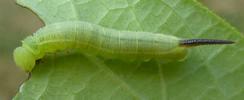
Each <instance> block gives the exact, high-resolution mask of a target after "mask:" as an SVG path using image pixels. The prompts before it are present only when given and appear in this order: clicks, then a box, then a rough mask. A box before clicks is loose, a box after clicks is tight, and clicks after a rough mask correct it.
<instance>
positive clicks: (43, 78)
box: [14, 0, 244, 100]
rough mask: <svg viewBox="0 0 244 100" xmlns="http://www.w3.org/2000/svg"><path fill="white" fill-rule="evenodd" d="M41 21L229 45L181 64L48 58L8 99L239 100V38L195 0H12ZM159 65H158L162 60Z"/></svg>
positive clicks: (243, 84) (192, 54)
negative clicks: (73, 22) (77, 22)
mask: <svg viewBox="0 0 244 100" xmlns="http://www.w3.org/2000/svg"><path fill="white" fill-rule="evenodd" d="M18 4H20V5H22V6H25V7H28V8H30V9H31V10H33V11H34V12H35V13H36V14H37V15H38V16H39V17H40V18H41V19H42V20H43V21H44V23H45V24H51V23H56V22H60V21H67V20H81V21H88V22H91V23H96V24H99V25H102V26H104V27H111V28H115V29H119V30H131V31H149V32H159V33H164V34H172V35H176V36H179V37H182V38H216V39H227V40H234V41H235V42H236V43H235V44H234V45H226V46H202V47H197V48H192V49H189V55H188V56H187V59H186V60H185V61H183V62H171V63H167V64H160V63H158V62H156V61H149V62H133V63H128V62H122V61H119V60H103V59H101V58H97V57H95V56H93V55H89V54H77V53H75V52H72V51H71V52H62V53H56V54H50V55H48V56H46V57H45V58H43V59H42V62H41V63H40V64H38V65H37V66H36V67H35V69H34V71H33V73H32V77H31V78H30V80H28V81H27V82H25V83H24V84H23V85H22V87H21V88H20V91H19V92H18V94H17V95H16V97H15V98H14V99H16V100H32V99H45V100H46V99H47V100H73V99H75V100H109V99H113V100H131V99H133V100H134V99H136V100H137V99H138V100H211V99H212V100H243V99H244V80H243V77H244V62H243V58H244V38H243V35H242V34H240V33H239V32H238V31H237V30H236V29H234V28H233V27H232V26H230V25H229V24H228V23H226V22H225V21H224V20H222V19H221V18H219V17H218V16H216V15H214V14H213V13H212V12H210V11H209V10H208V9H206V8H204V7H203V6H202V5H201V4H200V3H198V2H197V1H196V0H18ZM162 62H163V61H162Z"/></svg>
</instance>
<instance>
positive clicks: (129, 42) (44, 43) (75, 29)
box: [14, 21, 233, 72]
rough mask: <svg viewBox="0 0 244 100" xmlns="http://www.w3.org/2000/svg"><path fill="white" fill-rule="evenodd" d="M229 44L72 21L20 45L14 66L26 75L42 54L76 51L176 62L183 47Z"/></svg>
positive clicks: (120, 57)
mask: <svg viewBox="0 0 244 100" xmlns="http://www.w3.org/2000/svg"><path fill="white" fill-rule="evenodd" d="M230 43H233V42H232V41H226V40H211V39H190V40H182V39H180V38H178V37H175V36H170V35H164V34H157V33H149V32H130V31H118V30H114V29H109V28H104V27H102V26H99V25H95V24H91V23H87V22H81V21H72V22H61V23H55V24H51V25H47V26H45V27H43V28H41V29H40V30H38V31H37V32H36V33H35V34H34V35H33V36H29V37H27V38H26V39H24V40H23V41H22V46H21V47H18V48H16V49H15V50H14V60H15V62H16V64H17V66H19V67H21V68H22V69H24V70H25V71H27V72H30V71H31V70H32V69H33V67H34V66H35V61H36V60H38V59H41V58H42V57H43V56H44V55H45V54H46V53H52V52H55V51H57V50H68V49H77V50H78V51H80V52H87V53H90V54H94V55H99V56H102V57H105V58H118V59H139V60H147V59H159V60H167V61H177V60H181V59H183V58H184V57H185V56H186V54H187V50H186V49H187V47H189V46H196V45H204V44H230Z"/></svg>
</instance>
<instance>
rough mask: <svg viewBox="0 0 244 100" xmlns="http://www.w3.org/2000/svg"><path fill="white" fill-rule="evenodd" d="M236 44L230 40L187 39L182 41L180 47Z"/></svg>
mask: <svg viewBox="0 0 244 100" xmlns="http://www.w3.org/2000/svg"><path fill="white" fill-rule="evenodd" d="M233 43H235V42H233V41H230V40H217V39H187V40H180V46H183V47H195V46H200V45H217V44H233Z"/></svg>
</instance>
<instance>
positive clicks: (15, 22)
mask: <svg viewBox="0 0 244 100" xmlns="http://www.w3.org/2000/svg"><path fill="white" fill-rule="evenodd" d="M199 1H200V2H202V3H203V4H204V5H206V6H208V8H209V9H211V10H212V11H213V12H215V13H217V14H218V15H219V16H221V17H222V18H224V19H226V20H227V21H228V22H229V23H231V24H232V25H233V26H235V27H236V28H237V29H238V30H240V31H241V32H244V11H242V10H243V9H244V6H243V5H244V0H199ZM41 26H43V24H42V22H41V20H40V19H39V18H38V17H37V16H36V15H35V14H34V13H33V12H31V11H30V10H29V9H26V8H23V7H21V6H19V5H17V4H16V3H15V1H14V0H0V100H9V99H11V98H12V97H13V96H14V95H15V93H16V92H17V91H18V87H19V86H20V84H21V82H23V81H24V80H25V78H26V77H27V75H26V73H24V72H23V71H22V70H20V69H19V68H17V67H16V66H15V63H14V61H13V58H12V52H13V50H14V48H15V47H17V46H19V45H20V44H21V42H20V41H21V40H22V39H23V38H24V37H26V36H28V35H30V34H32V33H34V32H35V31H36V30H38V28H40V27H41Z"/></svg>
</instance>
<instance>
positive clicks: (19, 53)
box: [14, 47, 36, 72]
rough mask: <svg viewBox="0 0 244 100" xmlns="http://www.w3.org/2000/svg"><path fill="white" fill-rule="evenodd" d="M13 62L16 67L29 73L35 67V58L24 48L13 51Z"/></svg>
mask: <svg viewBox="0 0 244 100" xmlns="http://www.w3.org/2000/svg"><path fill="white" fill-rule="evenodd" d="M14 60H15V63H16V65H17V66H19V67H20V68H22V69H23V70H25V71H26V72H30V71H31V70H32V69H33V67H34V66H35V61H36V59H35V56H34V55H33V53H32V52H31V51H29V50H28V49H26V48H24V47H18V48H16V49H15V50H14Z"/></svg>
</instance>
